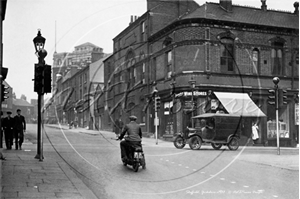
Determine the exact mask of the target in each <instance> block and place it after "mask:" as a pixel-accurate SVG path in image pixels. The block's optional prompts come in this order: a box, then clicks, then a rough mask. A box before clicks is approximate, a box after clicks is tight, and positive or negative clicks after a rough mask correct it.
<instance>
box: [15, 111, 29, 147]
mask: <svg viewBox="0 0 300 199" xmlns="http://www.w3.org/2000/svg"><path fill="white" fill-rule="evenodd" d="M14 131H15V145H16V150H18V148H20V150H22V144H23V141H24V132H25V131H26V122H25V117H24V116H23V115H21V110H20V109H18V110H17V115H16V116H15V117H14Z"/></svg>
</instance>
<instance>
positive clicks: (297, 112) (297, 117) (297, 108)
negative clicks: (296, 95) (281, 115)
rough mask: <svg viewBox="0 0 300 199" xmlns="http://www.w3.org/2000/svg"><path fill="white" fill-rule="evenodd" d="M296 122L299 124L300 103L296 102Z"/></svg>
mask: <svg viewBox="0 0 300 199" xmlns="http://www.w3.org/2000/svg"><path fill="white" fill-rule="evenodd" d="M295 124H296V125H299V104H295Z"/></svg>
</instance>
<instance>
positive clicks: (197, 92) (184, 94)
mask: <svg viewBox="0 0 300 199" xmlns="http://www.w3.org/2000/svg"><path fill="white" fill-rule="evenodd" d="M193 94H194V96H206V95H207V93H206V92H203V91H194V93H193ZM182 96H192V92H187V91H185V92H181V93H178V94H176V95H175V98H177V97H182Z"/></svg>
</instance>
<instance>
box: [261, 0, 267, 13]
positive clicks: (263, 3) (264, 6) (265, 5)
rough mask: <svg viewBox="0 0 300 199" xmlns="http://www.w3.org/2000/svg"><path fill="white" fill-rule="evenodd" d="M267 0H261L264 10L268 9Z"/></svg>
mask: <svg viewBox="0 0 300 199" xmlns="http://www.w3.org/2000/svg"><path fill="white" fill-rule="evenodd" d="M266 1H267V0H261V9H262V10H263V11H267V4H266Z"/></svg>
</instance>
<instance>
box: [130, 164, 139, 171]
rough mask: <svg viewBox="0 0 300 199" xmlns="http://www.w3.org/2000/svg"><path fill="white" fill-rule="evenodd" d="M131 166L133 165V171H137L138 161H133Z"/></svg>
mask: <svg viewBox="0 0 300 199" xmlns="http://www.w3.org/2000/svg"><path fill="white" fill-rule="evenodd" d="M132 167H133V170H134V172H137V171H138V170H139V163H138V162H134V163H133V164H132Z"/></svg>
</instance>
